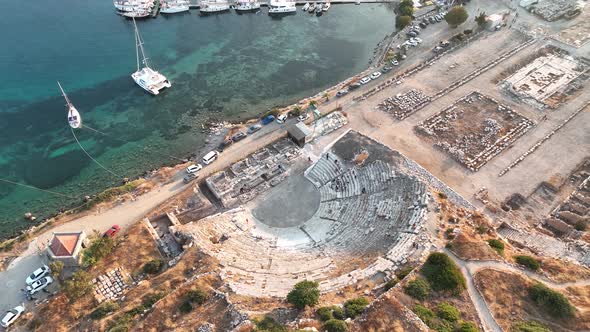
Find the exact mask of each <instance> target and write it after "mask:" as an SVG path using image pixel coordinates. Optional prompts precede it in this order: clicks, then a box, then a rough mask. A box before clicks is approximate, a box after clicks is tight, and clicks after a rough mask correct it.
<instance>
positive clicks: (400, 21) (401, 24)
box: [395, 15, 412, 30]
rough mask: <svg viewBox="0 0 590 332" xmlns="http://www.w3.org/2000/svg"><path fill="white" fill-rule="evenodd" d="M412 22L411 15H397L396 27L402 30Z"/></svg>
mask: <svg viewBox="0 0 590 332" xmlns="http://www.w3.org/2000/svg"><path fill="white" fill-rule="evenodd" d="M410 23H412V17H411V16H405V15H398V16H396V17H395V28H396V29H398V30H401V29H403V28H405V27H407V26H408V25H410Z"/></svg>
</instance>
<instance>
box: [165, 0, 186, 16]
mask: <svg viewBox="0 0 590 332" xmlns="http://www.w3.org/2000/svg"><path fill="white" fill-rule="evenodd" d="M189 10H190V8H189V2H188V1H186V0H176V1H166V2H163V3H162V6H161V7H160V13H162V14H176V13H183V12H188V11H189Z"/></svg>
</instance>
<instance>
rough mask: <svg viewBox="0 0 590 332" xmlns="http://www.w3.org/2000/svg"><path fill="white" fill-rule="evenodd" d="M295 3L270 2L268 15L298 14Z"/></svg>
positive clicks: (271, 0)
mask: <svg viewBox="0 0 590 332" xmlns="http://www.w3.org/2000/svg"><path fill="white" fill-rule="evenodd" d="M295 4H296V2H295V1H273V0H270V2H269V3H268V14H269V15H272V14H288V13H296V12H297V7H295Z"/></svg>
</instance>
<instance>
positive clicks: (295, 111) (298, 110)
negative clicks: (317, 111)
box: [290, 106, 302, 116]
mask: <svg viewBox="0 0 590 332" xmlns="http://www.w3.org/2000/svg"><path fill="white" fill-rule="evenodd" d="M301 112H302V109H301V107H299V106H295V107H293V109H292V110H291V112H290V113H291V115H292V116H300V115H301Z"/></svg>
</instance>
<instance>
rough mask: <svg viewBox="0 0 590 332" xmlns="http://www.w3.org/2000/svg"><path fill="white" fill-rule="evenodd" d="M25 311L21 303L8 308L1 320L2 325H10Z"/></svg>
mask: <svg viewBox="0 0 590 332" xmlns="http://www.w3.org/2000/svg"><path fill="white" fill-rule="evenodd" d="M23 312H25V307H24V305H19V306H16V307H14V308H13V309H10V310H8V311H7V312H6V314H5V315H4V317H2V322H0V325H2V327H9V326H10V325H12V323H14V322H15V321H16V320H17V319H18V318H19V317H20V315H21V314H22V313H23Z"/></svg>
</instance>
